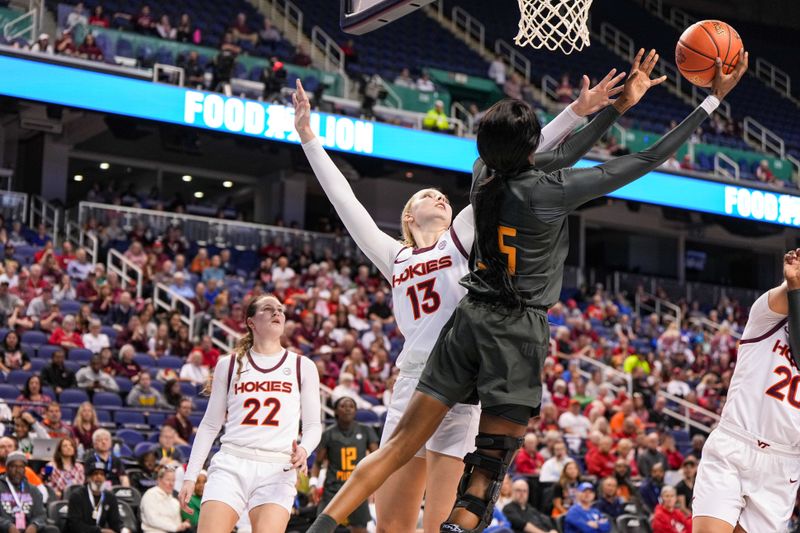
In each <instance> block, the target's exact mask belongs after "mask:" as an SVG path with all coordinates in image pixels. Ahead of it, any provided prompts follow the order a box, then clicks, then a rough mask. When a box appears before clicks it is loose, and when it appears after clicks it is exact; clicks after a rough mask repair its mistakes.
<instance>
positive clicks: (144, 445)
mask: <svg viewBox="0 0 800 533" xmlns="http://www.w3.org/2000/svg"><path fill="white" fill-rule="evenodd" d="M151 448H153V443H152V442H140V443H139V444H137V445H136V446H135V447H134V448H133V454H134V455H135V456H136V457H141V455H142V454H143V453H145V452H147V451H149V450H150V449H151Z"/></svg>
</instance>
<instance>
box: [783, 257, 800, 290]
mask: <svg viewBox="0 0 800 533" xmlns="http://www.w3.org/2000/svg"><path fill="white" fill-rule="evenodd" d="M783 277H784V278H786V284H787V286H788V287H789V290H790V291H793V290H795V289H800V248H798V249H797V250H789V251H788V252H787V253H786V255H784V256H783Z"/></svg>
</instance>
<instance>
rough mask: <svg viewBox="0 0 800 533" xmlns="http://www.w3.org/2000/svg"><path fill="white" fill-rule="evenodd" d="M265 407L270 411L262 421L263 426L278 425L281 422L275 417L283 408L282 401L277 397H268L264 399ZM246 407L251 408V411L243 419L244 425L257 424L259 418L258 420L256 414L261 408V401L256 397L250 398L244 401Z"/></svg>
mask: <svg viewBox="0 0 800 533" xmlns="http://www.w3.org/2000/svg"><path fill="white" fill-rule="evenodd" d="M264 407H267V408H269V410H270V411H269V413H267V417H266V418H265V419H264V421H263V422H261V425H262V426H277V425H278V424H279V422H278V421H277V420H275V417H276V416H277V414H278V411H280V410H281V401H280V400H279V399H277V398H267V399H266V400H264ZM244 408H245V409H250V412H249V413H247V414H246V415H244V419H243V420H242V425H243V426H257V425H259V424H258V420H256V418H255V416H256V413H257V412H258V410H259V409H261V402H259V401H258V400H256V399H255V398H248V399H246V400H245V401H244Z"/></svg>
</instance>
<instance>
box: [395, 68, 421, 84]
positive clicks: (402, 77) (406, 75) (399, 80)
mask: <svg viewBox="0 0 800 533" xmlns="http://www.w3.org/2000/svg"><path fill="white" fill-rule="evenodd" d="M394 84H395V85H399V86H400V87H405V88H406V89H416V88H417V83H416V82H415V81H414V78H412V77H411V71H410V70H409V69H408V67H403V70H401V71H400V74H398V75H397V77H396V78H395V79H394Z"/></svg>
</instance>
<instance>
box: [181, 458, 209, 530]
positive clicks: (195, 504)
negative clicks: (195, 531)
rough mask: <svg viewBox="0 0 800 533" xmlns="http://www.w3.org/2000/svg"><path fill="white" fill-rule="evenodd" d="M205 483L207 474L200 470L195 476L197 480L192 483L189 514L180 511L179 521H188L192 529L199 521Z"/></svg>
mask: <svg viewBox="0 0 800 533" xmlns="http://www.w3.org/2000/svg"><path fill="white" fill-rule="evenodd" d="M206 481H208V472H206V471H205V470H201V471H200V473H199V474H197V480H196V481H195V482H194V494H192V497H191V498H189V505H188V507H189V509H191V511H192V512H191V514H190V513H187V512H186V511H184V510H181V519H182V520H184V521H188V522H189V523H190V524H191V526H192V527H194V528H196V527H197V522H198V520H199V519H200V504H201V503H202V501H203V491H204V490H205V488H206Z"/></svg>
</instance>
